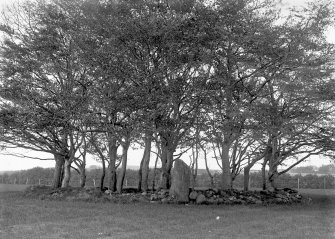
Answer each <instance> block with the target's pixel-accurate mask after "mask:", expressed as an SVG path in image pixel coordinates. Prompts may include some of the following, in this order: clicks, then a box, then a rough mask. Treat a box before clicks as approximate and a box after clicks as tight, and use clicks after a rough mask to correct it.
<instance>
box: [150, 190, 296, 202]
mask: <svg viewBox="0 0 335 239" xmlns="http://www.w3.org/2000/svg"><path fill="white" fill-rule="evenodd" d="M150 200H151V202H161V203H180V201H178V200H177V199H176V198H174V197H173V196H171V195H170V194H169V193H168V191H167V190H160V191H158V192H156V193H153V194H152V195H151V198H150ZM301 200H302V196H301V195H300V194H299V193H298V191H296V190H293V189H289V188H284V189H279V190H275V191H268V190H264V191H239V190H236V189H231V190H215V189H207V190H193V191H192V190H190V193H189V202H190V203H193V204H217V205H218V204H228V205H230V204H289V203H295V202H301Z"/></svg>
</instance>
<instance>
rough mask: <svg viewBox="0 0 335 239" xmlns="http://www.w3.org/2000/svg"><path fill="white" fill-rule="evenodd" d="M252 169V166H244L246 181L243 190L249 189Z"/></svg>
mask: <svg viewBox="0 0 335 239" xmlns="http://www.w3.org/2000/svg"><path fill="white" fill-rule="evenodd" d="M250 169H251V167H249V166H246V167H245V168H244V179H243V180H244V181H243V190H244V191H249V181H250Z"/></svg>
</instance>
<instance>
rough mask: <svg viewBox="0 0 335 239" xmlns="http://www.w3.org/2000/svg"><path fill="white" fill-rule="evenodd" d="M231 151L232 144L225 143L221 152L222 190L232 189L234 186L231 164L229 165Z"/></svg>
mask: <svg viewBox="0 0 335 239" xmlns="http://www.w3.org/2000/svg"><path fill="white" fill-rule="evenodd" d="M229 149H230V144H228V143H223V145H222V152H221V153H222V156H221V162H222V174H221V185H220V188H221V189H222V190H226V189H231V185H232V180H231V171H230V163H229Z"/></svg>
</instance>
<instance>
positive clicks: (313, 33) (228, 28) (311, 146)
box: [0, 0, 335, 192]
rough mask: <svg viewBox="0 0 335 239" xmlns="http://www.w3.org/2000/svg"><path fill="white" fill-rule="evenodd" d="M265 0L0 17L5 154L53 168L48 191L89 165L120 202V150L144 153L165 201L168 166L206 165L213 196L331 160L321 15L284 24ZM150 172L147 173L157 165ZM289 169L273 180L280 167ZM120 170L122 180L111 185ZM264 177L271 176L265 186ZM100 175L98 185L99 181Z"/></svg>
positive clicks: (190, 1) (85, 0) (35, 9)
mask: <svg viewBox="0 0 335 239" xmlns="http://www.w3.org/2000/svg"><path fill="white" fill-rule="evenodd" d="M276 6H277V5H276V3H274V2H273V1H260V0H239V1H235V0H214V1H202V0H182V1H174V0H160V1H158V0H135V1H127V0H118V1H116V0H106V1H100V0H57V1H42V0H36V1H34V0H32V1H27V2H23V3H20V4H18V5H15V6H13V7H12V8H10V9H8V10H7V11H6V12H5V14H4V15H3V18H2V24H1V28H0V30H1V33H2V39H3V40H2V43H1V53H0V54H1V55H0V61H1V63H0V73H1V77H0V99H1V102H0V130H1V136H0V141H1V144H2V146H3V147H4V148H17V147H21V148H26V149H31V150H34V151H40V152H46V153H50V154H51V155H53V157H54V160H55V170H54V176H53V186H54V187H67V186H68V185H69V181H70V177H71V167H72V168H75V170H76V171H77V172H78V173H79V175H80V179H81V183H80V184H81V186H84V185H85V182H86V173H85V168H86V158H87V155H94V156H95V157H96V158H97V159H98V160H99V161H100V162H101V165H102V168H103V170H102V175H101V180H100V182H101V185H100V186H101V188H102V187H103V186H104V185H105V186H107V187H108V188H109V189H110V190H112V191H118V192H121V190H122V187H123V183H124V178H125V173H126V167H127V155H128V150H129V148H130V147H131V146H132V145H134V144H136V145H140V146H141V147H142V148H143V149H144V153H143V157H142V160H141V162H140V165H141V167H140V170H139V174H138V177H139V180H138V182H139V185H138V188H139V189H141V190H147V189H148V173H149V161H150V156H151V152H154V153H155V154H156V155H157V159H159V160H160V164H161V169H160V172H161V173H160V174H161V175H160V183H159V187H160V188H169V187H170V182H171V179H170V172H171V168H172V164H173V161H174V159H176V158H180V157H182V155H185V152H189V155H191V156H190V158H191V166H192V174H193V178H194V179H195V178H196V175H197V174H196V172H197V167H198V163H199V160H203V161H204V162H205V164H206V165H208V164H207V160H209V158H211V157H214V158H215V159H216V161H217V162H218V164H219V166H220V168H221V174H220V175H221V176H220V177H221V178H220V188H221V189H229V188H231V187H232V185H233V181H234V180H235V178H236V176H237V175H238V174H239V173H240V172H241V170H244V175H245V177H244V178H245V183H244V184H245V189H246V190H247V189H248V185H249V184H248V175H249V172H250V169H251V168H252V166H253V165H255V164H256V163H257V162H262V164H263V185H264V187H265V186H266V185H267V183H266V180H268V181H269V182H270V185H271V187H274V188H275V187H277V185H276V182H277V179H278V177H279V175H281V174H284V173H285V172H287V171H288V170H290V169H291V168H293V167H294V166H296V165H298V164H299V163H300V162H302V161H303V160H305V159H306V158H308V157H309V156H311V155H315V154H324V155H328V156H330V157H333V152H334V149H335V147H334V129H333V128H334V125H333V117H334V104H333V103H334V93H333V92H334V90H335V82H334V80H333V79H332V74H333V72H334V66H333V62H334V49H335V48H334V45H333V44H330V43H328V42H327V41H326V37H325V31H326V30H327V29H328V27H329V26H331V25H332V24H333V16H334V14H333V13H334V12H333V9H332V8H331V5H330V4H329V3H326V2H321V3H311V4H309V5H308V6H307V7H306V8H303V9H299V10H291V11H290V12H288V13H285V14H284V15H285V16H284V17H283V15H282V14H280V12H279V10H278V9H277V7H276ZM157 159H156V162H157ZM284 165H286V168H284V169H283V170H282V171H279V170H278V167H279V166H282V168H283V166H284ZM117 168H119V171H118V173H117ZM265 168H268V173H267V175H266V171H265ZM105 175H106V179H105Z"/></svg>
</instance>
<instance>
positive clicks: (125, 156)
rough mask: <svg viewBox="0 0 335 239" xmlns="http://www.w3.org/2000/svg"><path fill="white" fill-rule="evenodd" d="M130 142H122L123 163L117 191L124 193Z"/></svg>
mask: <svg viewBox="0 0 335 239" xmlns="http://www.w3.org/2000/svg"><path fill="white" fill-rule="evenodd" d="M129 145H130V142H129V141H127V142H124V143H123V144H122V163H121V170H120V173H119V176H118V179H117V192H118V193H122V188H123V182H124V178H125V176H126V170H127V159H128V149H129Z"/></svg>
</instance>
